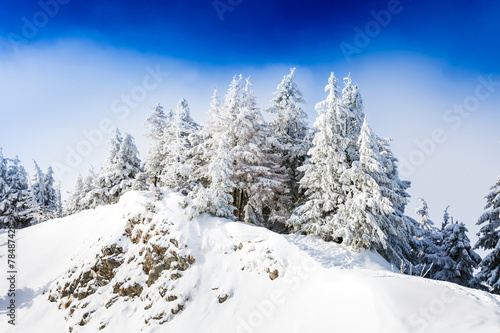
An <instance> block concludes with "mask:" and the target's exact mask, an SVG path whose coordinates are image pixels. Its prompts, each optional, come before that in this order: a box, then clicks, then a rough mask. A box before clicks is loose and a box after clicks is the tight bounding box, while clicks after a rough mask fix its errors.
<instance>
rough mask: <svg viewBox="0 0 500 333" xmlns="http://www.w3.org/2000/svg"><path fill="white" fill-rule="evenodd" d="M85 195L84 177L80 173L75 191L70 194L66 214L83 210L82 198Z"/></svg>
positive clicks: (65, 208) (65, 209)
mask: <svg viewBox="0 0 500 333" xmlns="http://www.w3.org/2000/svg"><path fill="white" fill-rule="evenodd" d="M84 196H85V195H84V194H83V178H82V175H81V174H80V173H79V174H78V176H77V177H76V183H75V187H74V189H73V191H72V192H71V193H70V194H69V197H68V200H66V204H65V206H64V213H65V214H66V215H72V214H75V213H78V212H79V211H81V210H82V209H81V203H80V201H81V199H82V198H83V197H84Z"/></svg>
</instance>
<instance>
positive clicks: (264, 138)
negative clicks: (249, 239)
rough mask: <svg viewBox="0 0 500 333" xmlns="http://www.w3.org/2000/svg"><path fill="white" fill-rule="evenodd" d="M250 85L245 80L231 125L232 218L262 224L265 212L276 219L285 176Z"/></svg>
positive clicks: (283, 198)
mask: <svg viewBox="0 0 500 333" xmlns="http://www.w3.org/2000/svg"><path fill="white" fill-rule="evenodd" d="M251 84H252V83H251V82H250V80H249V79H247V82H246V85H245V90H244V92H243V95H242V99H241V107H240V109H239V112H238V113H237V115H236V119H235V120H234V123H233V124H232V130H233V131H234V133H233V134H234V135H235V136H236V137H234V138H233V139H234V142H235V145H234V146H233V147H232V149H231V156H232V158H233V159H234V162H233V164H234V166H235V169H234V173H233V175H232V179H231V180H232V181H233V182H234V184H235V185H236V188H235V192H234V194H235V198H234V203H235V205H236V217H237V218H238V219H240V220H245V221H247V222H252V223H257V224H259V223H264V222H266V220H267V217H266V216H264V215H265V214H266V212H265V211H266V210H269V213H270V214H271V219H273V218H277V217H278V216H279V214H278V212H279V211H280V209H281V207H282V205H283V203H284V202H283V201H284V200H286V194H287V191H288V190H287V187H286V183H287V180H288V179H287V175H286V173H285V170H284V168H283V166H282V160H281V159H280V157H279V155H277V154H275V153H273V151H272V147H273V145H274V144H275V143H276V142H275V141H274V139H275V138H274V136H273V135H272V131H271V128H270V127H269V125H268V124H267V123H266V122H265V121H264V119H263V117H262V115H261V113H260V110H259V109H258V108H257V106H256V102H255V97H254V96H253V91H252V90H251V89H250V86H251Z"/></svg>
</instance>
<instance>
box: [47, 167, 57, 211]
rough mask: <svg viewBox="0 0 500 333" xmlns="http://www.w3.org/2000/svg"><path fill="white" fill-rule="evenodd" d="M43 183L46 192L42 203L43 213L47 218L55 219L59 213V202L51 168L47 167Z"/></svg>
mask: <svg viewBox="0 0 500 333" xmlns="http://www.w3.org/2000/svg"><path fill="white" fill-rule="evenodd" d="M44 183H45V190H46V197H45V198H46V200H45V202H44V208H45V211H46V212H47V213H48V215H49V218H51V219H52V218H56V217H58V216H59V213H60V202H59V198H58V195H57V188H56V184H55V180H54V170H53V169H52V167H51V166H49V168H48V169H47V172H46V173H45V179H44Z"/></svg>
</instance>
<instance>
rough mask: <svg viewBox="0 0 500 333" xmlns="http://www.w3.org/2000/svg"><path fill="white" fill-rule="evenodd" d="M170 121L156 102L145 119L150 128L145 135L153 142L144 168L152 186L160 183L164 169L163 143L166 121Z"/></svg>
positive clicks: (164, 150)
mask: <svg viewBox="0 0 500 333" xmlns="http://www.w3.org/2000/svg"><path fill="white" fill-rule="evenodd" d="M170 122H171V119H169V118H167V116H166V115H165V112H163V107H162V106H161V105H160V104H157V105H156V106H155V107H154V108H153V111H152V113H151V115H150V116H149V117H148V119H146V126H147V127H148V128H149V130H150V132H149V134H147V137H148V138H150V139H151V140H153V144H152V146H151V148H150V150H149V153H148V156H147V158H146V163H145V165H144V170H145V172H146V175H147V178H148V181H149V182H150V183H151V184H153V186H160V185H161V184H160V180H161V175H162V172H163V170H164V169H165V160H166V149H167V146H166V143H165V133H166V128H167V123H168V124H170Z"/></svg>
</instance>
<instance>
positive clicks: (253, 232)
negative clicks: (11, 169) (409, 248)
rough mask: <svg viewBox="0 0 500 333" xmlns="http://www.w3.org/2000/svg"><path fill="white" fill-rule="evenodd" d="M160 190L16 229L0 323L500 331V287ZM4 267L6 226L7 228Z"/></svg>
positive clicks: (1, 326) (8, 328) (88, 327)
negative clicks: (410, 269) (448, 279)
mask: <svg viewBox="0 0 500 333" xmlns="http://www.w3.org/2000/svg"><path fill="white" fill-rule="evenodd" d="M186 203H187V201H186V199H185V198H184V197H183V196H181V195H180V194H177V193H173V192H168V191H164V192H163V199H162V201H154V200H153V198H152V197H151V196H150V194H148V193H145V192H130V193H127V194H125V195H124V196H123V197H122V199H121V200H120V202H119V203H118V204H116V205H112V206H104V207H98V208H97V209H95V210H89V211H84V212H81V213H79V214H76V215H73V216H69V217H66V218H63V219H56V220H51V221H48V222H45V223H42V224H39V225H36V226H33V227H29V228H26V229H23V230H20V231H19V232H18V233H17V258H18V272H19V273H18V281H17V306H18V309H17V325H16V326H12V325H9V324H8V323H7V320H8V318H7V310H6V307H7V302H8V301H9V299H8V297H7V295H6V294H5V293H4V290H7V282H6V279H5V278H2V279H1V280H0V281H1V283H0V286H1V288H2V289H1V290H2V295H0V296H1V297H2V298H0V331H1V332H30V333H31V332H37V333H38V332H40V333H41V332H50V333H54V332H55V333H57V332H68V331H72V332H99V331H100V330H101V331H102V332H141V331H142V332H217V333H221V332H241V333H250V332H500V297H497V296H493V295H490V294H488V293H485V292H481V291H477V290H473V289H468V288H464V287H461V286H458V285H454V284H451V283H445V282H437V281H431V280H428V279H423V278H419V277H410V276H407V275H402V274H399V273H398V272H397V269H396V268H394V269H392V267H391V266H390V265H388V264H387V263H386V262H385V261H384V260H383V259H382V258H381V257H380V256H379V255H378V254H374V253H371V252H360V253H352V252H350V251H349V250H348V249H346V248H344V247H343V246H341V245H338V244H335V243H325V242H323V241H322V240H320V239H317V238H314V237H305V236H298V235H288V236H283V235H279V234H275V233H273V232H271V231H269V230H266V229H264V228H260V227H256V226H252V225H248V224H245V223H239V222H231V221H228V220H224V219H220V218H215V217H211V216H207V215H203V216H200V217H198V218H195V219H193V220H189V219H188V218H187V217H186V213H185V212H186V210H185V209H184V208H183V207H185V205H186ZM0 248H1V250H0V255H1V259H0V265H1V267H7V256H6V253H7V233H6V232H5V231H1V233H0Z"/></svg>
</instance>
